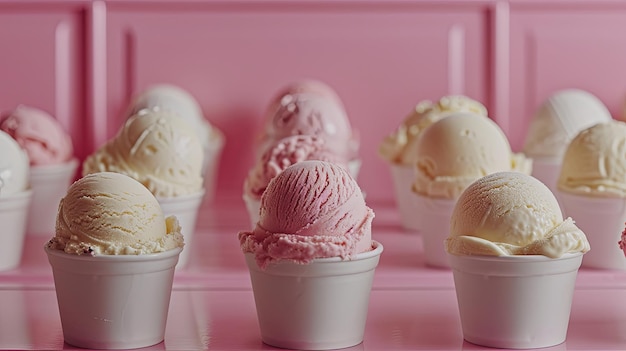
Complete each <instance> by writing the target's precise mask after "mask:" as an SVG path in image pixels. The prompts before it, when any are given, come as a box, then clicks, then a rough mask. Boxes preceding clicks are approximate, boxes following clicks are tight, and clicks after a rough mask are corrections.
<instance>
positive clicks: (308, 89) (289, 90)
mask: <svg viewBox="0 0 626 351" xmlns="http://www.w3.org/2000/svg"><path fill="white" fill-rule="evenodd" d="M298 94H313V95H318V96H322V97H325V98H329V99H331V100H334V101H335V102H336V103H337V104H339V105H341V106H342V107H343V102H342V101H341V98H339V95H338V94H337V92H336V91H335V90H334V89H333V88H331V87H330V86H329V85H328V84H326V83H324V82H321V81H319V80H314V79H302V80H296V81H294V82H291V83H290V84H288V85H287V86H285V87H283V88H282V89H281V90H280V91H279V92H278V94H276V95H274V97H273V98H272V100H271V101H270V104H269V107H268V109H267V112H266V116H265V118H266V122H267V123H270V121H271V119H272V117H273V116H274V114H275V113H276V111H277V110H278V109H279V108H280V106H281V101H282V100H283V98H284V97H285V96H288V95H298Z"/></svg>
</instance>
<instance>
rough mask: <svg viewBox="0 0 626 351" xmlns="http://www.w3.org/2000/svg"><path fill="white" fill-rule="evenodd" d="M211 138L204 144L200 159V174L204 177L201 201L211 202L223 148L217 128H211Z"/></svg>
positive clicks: (221, 138)
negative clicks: (202, 154) (202, 155)
mask: <svg viewBox="0 0 626 351" xmlns="http://www.w3.org/2000/svg"><path fill="white" fill-rule="evenodd" d="M212 133H213V136H212V139H211V140H210V141H209V143H208V144H207V145H205V146H204V158H203V159H202V174H203V177H204V183H203V185H204V191H205V193H204V199H203V202H211V201H212V200H213V198H214V197H215V189H216V185H217V176H218V171H219V161H220V157H221V155H222V149H223V148H224V135H223V134H222V132H220V131H218V130H217V129H215V128H213V129H212Z"/></svg>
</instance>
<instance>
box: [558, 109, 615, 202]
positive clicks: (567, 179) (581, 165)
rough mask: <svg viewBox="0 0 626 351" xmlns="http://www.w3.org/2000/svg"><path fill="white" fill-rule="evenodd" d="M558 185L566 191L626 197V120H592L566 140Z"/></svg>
mask: <svg viewBox="0 0 626 351" xmlns="http://www.w3.org/2000/svg"><path fill="white" fill-rule="evenodd" d="M557 186H558V189H559V190H561V191H565V192H568V193H574V194H581V195H588V196H600V197H626V123H625V122H622V121H617V120H612V121H610V122H607V123H600V124H596V125H594V126H592V127H589V128H587V129H585V130H583V131H581V132H580V133H578V135H577V136H576V137H575V138H574V139H573V140H572V141H571V142H570V144H569V146H568V147H567V151H566V152H565V155H564V156H563V164H562V166H561V173H560V175H559V179H558V183H557Z"/></svg>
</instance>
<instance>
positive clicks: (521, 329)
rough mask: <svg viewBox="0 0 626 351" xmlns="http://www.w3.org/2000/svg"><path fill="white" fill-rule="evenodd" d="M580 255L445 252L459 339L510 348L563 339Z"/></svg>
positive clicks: (561, 340)
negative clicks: (552, 256) (453, 291)
mask: <svg viewBox="0 0 626 351" xmlns="http://www.w3.org/2000/svg"><path fill="white" fill-rule="evenodd" d="M582 258H583V254H582V253H576V254H566V255H564V256H563V257H561V258H556V259H555V258H549V257H546V256H540V255H529V256H505V257H496V256H455V255H449V261H450V265H451V267H452V270H453V275H454V285H455V288H456V295H457V301H458V305H459V314H460V317H461V326H462V329H463V338H465V340H467V341H469V342H471V343H473V344H478V345H482V346H488V347H496V348H514V349H529V348H539V347H548V346H554V345H558V344H560V343H562V342H564V341H565V337H566V335H567V327H568V323H569V316H570V310H571V305H572V296H573V294H574V284H575V282H576V275H577V273H578V268H579V267H580V264H581V261H582Z"/></svg>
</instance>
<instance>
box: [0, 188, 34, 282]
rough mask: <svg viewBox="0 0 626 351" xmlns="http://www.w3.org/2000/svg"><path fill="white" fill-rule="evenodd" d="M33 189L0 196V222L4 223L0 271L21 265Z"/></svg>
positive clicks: (0, 246) (0, 250) (0, 251)
mask: <svg viewBox="0 0 626 351" xmlns="http://www.w3.org/2000/svg"><path fill="white" fill-rule="evenodd" d="M32 195H33V192H32V190H30V189H29V190H26V191H22V192H20V193H15V194H11V195H7V196H4V197H3V196H0V224H1V225H2V233H3V234H2V245H0V271H7V270H11V269H14V268H16V267H17V266H19V265H20V260H21V259H22V251H23V248H24V238H25V235H26V221H27V220H28V206H29V204H30V202H31V200H32Z"/></svg>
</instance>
